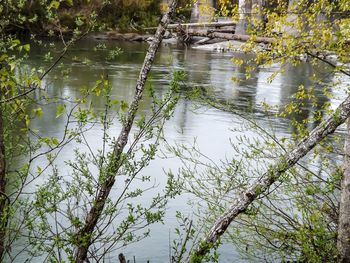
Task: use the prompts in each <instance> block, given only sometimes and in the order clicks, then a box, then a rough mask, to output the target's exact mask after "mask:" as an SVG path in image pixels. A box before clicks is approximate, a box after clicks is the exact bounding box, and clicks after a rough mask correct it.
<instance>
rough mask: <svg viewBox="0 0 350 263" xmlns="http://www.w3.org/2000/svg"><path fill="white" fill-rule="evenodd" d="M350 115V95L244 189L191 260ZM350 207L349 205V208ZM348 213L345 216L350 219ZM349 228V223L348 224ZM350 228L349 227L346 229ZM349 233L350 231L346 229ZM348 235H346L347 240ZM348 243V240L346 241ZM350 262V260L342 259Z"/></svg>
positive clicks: (199, 254) (210, 244)
mask: <svg viewBox="0 0 350 263" xmlns="http://www.w3.org/2000/svg"><path fill="white" fill-rule="evenodd" d="M349 116H350V96H348V97H347V98H346V99H345V100H344V101H343V102H342V103H341V104H340V105H339V107H338V108H337V109H336V110H335V112H334V114H332V115H331V116H330V117H329V118H328V119H327V120H325V121H323V122H322V123H320V124H319V125H318V126H317V127H316V128H315V129H313V130H312V131H311V132H310V134H309V136H307V137H306V138H304V139H303V140H302V141H301V142H299V143H298V145H297V146H296V147H295V148H294V149H293V150H291V151H290V152H288V153H286V154H285V155H283V156H281V157H280V158H279V159H278V161H277V162H276V164H275V165H272V166H271V167H270V168H269V170H268V171H267V172H266V173H265V174H263V175H262V176H261V177H260V178H259V179H258V180H257V181H255V182H254V183H253V184H252V185H251V186H249V187H248V188H247V189H246V190H244V191H243V192H242V193H241V194H240V195H239V196H238V197H237V198H236V199H235V200H234V201H233V203H232V205H231V206H230V207H229V208H228V209H227V210H226V211H225V212H224V213H223V214H222V215H221V216H220V217H219V218H218V219H217V220H216V222H215V223H214V225H213V226H212V228H211V229H210V231H209V233H208V234H207V235H206V237H205V238H204V239H203V240H202V241H201V242H200V244H199V246H198V247H197V249H195V250H194V251H193V252H192V253H191V255H190V258H189V262H201V261H202V259H203V257H204V256H205V255H206V254H207V253H208V252H209V251H210V249H211V248H212V246H213V245H214V244H215V242H216V241H217V240H218V239H219V238H220V237H221V236H222V235H223V234H224V233H225V231H226V229H227V228H228V227H229V225H230V224H231V222H232V221H233V220H234V219H235V218H236V217H237V216H238V215H239V214H241V213H243V212H244V211H245V210H246V209H247V208H248V206H249V205H250V204H251V203H252V202H253V201H254V200H255V199H256V198H257V197H258V196H260V195H261V194H263V193H264V192H265V191H266V190H267V189H268V188H269V187H270V186H271V185H272V184H273V183H274V182H275V181H276V180H278V179H279V177H280V176H281V175H282V174H283V173H285V172H286V171H287V170H288V169H290V168H291V167H293V166H294V165H295V164H296V163H297V162H298V161H299V160H300V159H301V158H302V157H304V156H305V155H306V154H307V153H308V152H310V151H311V150H312V149H313V148H314V147H315V146H316V145H317V144H318V143H319V142H320V141H321V140H323V139H324V138H326V137H327V136H328V135H329V134H331V133H333V132H334V131H335V130H336V128H337V127H338V126H339V125H341V124H343V123H344V122H345V121H346V119H347V118H348V117H349ZM349 186H350V180H349V178H348V181H347V189H346V190H347V191H346V194H347V199H346V200H345V201H347V203H349V194H350V193H349ZM349 207H350V206H348V208H349ZM347 215H348V216H346V217H344V219H346V220H349V218H350V217H349V214H347ZM348 227H349V226H348ZM347 231H349V228H348V229H347ZM347 233H349V232H347ZM348 237H349V236H346V238H345V239H347V238H348ZM345 241H347V242H349V240H345ZM343 262H348V261H343Z"/></svg>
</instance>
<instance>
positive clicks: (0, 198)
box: [0, 95, 7, 261]
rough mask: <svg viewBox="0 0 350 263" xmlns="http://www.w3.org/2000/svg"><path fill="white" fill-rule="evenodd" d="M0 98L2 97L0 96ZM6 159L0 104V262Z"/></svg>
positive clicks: (4, 204) (3, 220) (1, 107)
mask: <svg viewBox="0 0 350 263" xmlns="http://www.w3.org/2000/svg"><path fill="white" fill-rule="evenodd" d="M0 98H2V96H1V95H0ZM5 189H6V159H5V140H4V120H3V105H2V104H0V194H1V195H0V261H2V259H3V257H4V253H5V236H6V235H5V232H6V231H5V230H6V226H7V219H6V218H7V215H6V214H5V213H6V211H5V210H6V202H7V199H6V194H5Z"/></svg>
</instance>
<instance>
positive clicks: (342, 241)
mask: <svg viewBox="0 0 350 263" xmlns="http://www.w3.org/2000/svg"><path fill="white" fill-rule="evenodd" d="M347 125H348V126H347V136H346V140H345V149H344V151H345V157H344V173H343V178H342V181H341V194H340V208H339V224H338V242H337V250H338V262H339V263H348V262H350V118H349V119H348V123H347Z"/></svg>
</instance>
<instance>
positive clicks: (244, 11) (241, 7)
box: [235, 0, 252, 35]
mask: <svg viewBox="0 0 350 263" xmlns="http://www.w3.org/2000/svg"><path fill="white" fill-rule="evenodd" d="M238 12H239V21H238V24H237V26H236V31H235V34H237V35H247V29H248V25H249V22H250V19H249V18H250V14H251V12H252V0H239V2H238Z"/></svg>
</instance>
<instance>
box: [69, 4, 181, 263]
mask: <svg viewBox="0 0 350 263" xmlns="http://www.w3.org/2000/svg"><path fill="white" fill-rule="evenodd" d="M177 3H178V0H173V2H172V3H171V5H170V6H169V10H168V12H167V13H165V14H164V16H163V18H162V20H161V22H160V24H159V26H158V28H157V32H156V34H155V36H154V39H153V41H152V43H151V45H150V47H149V49H148V51H147V54H146V56H145V60H144V62H143V65H142V68H141V71H140V75H139V78H138V81H137V84H136V90H135V95H134V99H133V101H132V103H131V105H130V107H129V110H128V114H127V117H126V120H125V122H124V123H123V127H122V130H121V131H120V134H119V137H118V139H117V141H116V143H115V145H114V147H113V153H112V154H113V155H112V161H111V163H109V164H108V169H107V175H106V177H107V178H106V179H104V180H103V182H101V187H100V188H99V189H98V192H97V194H96V198H95V199H94V200H93V202H92V207H91V209H90V211H89V212H88V214H87V217H86V219H85V223H84V225H83V227H82V228H81V229H80V230H79V231H78V233H77V242H78V244H77V246H76V251H75V255H74V260H75V262H76V263H83V262H84V261H85V260H86V259H87V253H88V249H89V247H90V245H91V243H92V236H93V235H92V234H93V231H94V229H95V228H96V225H97V222H98V220H99V219H100V216H101V214H102V211H103V209H104V206H105V203H106V200H107V198H108V196H109V193H110V191H111V189H112V187H113V185H114V183H115V176H116V174H117V173H118V171H119V168H120V167H121V165H122V163H123V157H122V156H123V155H122V153H123V150H124V148H125V146H126V144H127V141H128V137H129V133H130V130H131V126H132V124H133V122H134V119H135V116H136V112H137V109H138V106H139V103H140V101H141V98H142V94H143V91H144V88H145V83H146V80H147V77H148V73H149V71H150V70H151V66H152V62H153V60H154V57H155V54H156V52H157V50H158V47H159V45H160V43H161V41H162V39H163V36H164V33H165V30H166V27H167V26H168V24H169V22H170V18H171V16H172V15H173V14H174V13H175V9H176V6H177Z"/></svg>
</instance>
